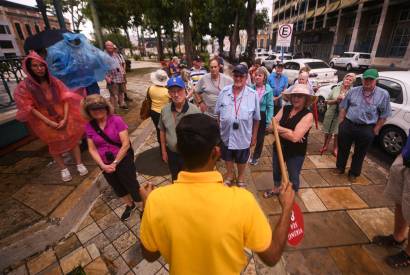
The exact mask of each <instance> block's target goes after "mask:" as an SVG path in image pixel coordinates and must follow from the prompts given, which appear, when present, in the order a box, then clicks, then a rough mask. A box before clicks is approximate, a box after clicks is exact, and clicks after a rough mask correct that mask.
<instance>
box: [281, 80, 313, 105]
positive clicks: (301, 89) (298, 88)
mask: <svg viewBox="0 0 410 275" xmlns="http://www.w3.org/2000/svg"><path fill="white" fill-rule="evenodd" d="M295 94H299V95H300V94H302V95H305V96H307V97H306V98H307V102H306V106H309V105H311V104H312V103H314V102H316V100H317V96H315V95H312V94H311V93H310V91H309V88H308V86H307V85H306V84H295V85H293V86H291V87H290V88H289V89H287V90H286V91H284V92H283V93H282V96H283V98H284V99H285V100H286V101H289V100H290V97H291V95H295Z"/></svg>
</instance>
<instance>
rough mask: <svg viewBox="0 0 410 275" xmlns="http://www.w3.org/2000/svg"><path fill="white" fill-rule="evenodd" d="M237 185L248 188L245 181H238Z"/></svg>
mask: <svg viewBox="0 0 410 275" xmlns="http://www.w3.org/2000/svg"><path fill="white" fill-rule="evenodd" d="M236 184H237V185H238V186H239V187H246V186H247V184H246V182H244V181H238V182H237V183H236Z"/></svg>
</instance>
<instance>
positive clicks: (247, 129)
mask: <svg viewBox="0 0 410 275" xmlns="http://www.w3.org/2000/svg"><path fill="white" fill-rule="evenodd" d="M232 87H233V85H228V86H226V87H225V88H224V89H223V90H222V91H221V93H220V94H219V96H218V100H217V102H216V106H215V114H216V115H218V116H219V123H220V131H221V139H222V141H223V142H224V143H225V146H227V147H228V149H231V150H242V149H247V148H249V147H250V145H251V139H252V127H253V121H254V120H260V119H261V117H260V110H259V100H258V96H257V94H256V91H255V90H253V89H252V88H250V87H248V86H245V88H244V90H243V91H242V92H241V93H240V94H239V96H238V97H237V98H236V109H237V115H236V114H235V103H234V95H233V92H232ZM234 122H237V123H238V124H239V129H236V130H235V129H233V124H234Z"/></svg>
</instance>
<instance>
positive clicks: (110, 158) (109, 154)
mask: <svg viewBox="0 0 410 275" xmlns="http://www.w3.org/2000/svg"><path fill="white" fill-rule="evenodd" d="M104 155H105V158H106V159H107V161H108V162H110V163H111V162H113V161H114V160H115V156H114V154H113V152H111V151H108V152H105V154H104Z"/></svg>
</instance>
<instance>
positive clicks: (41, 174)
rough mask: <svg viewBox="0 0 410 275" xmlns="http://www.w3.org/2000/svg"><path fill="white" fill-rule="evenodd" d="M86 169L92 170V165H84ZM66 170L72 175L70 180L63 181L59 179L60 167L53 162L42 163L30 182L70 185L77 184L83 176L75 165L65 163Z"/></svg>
mask: <svg viewBox="0 0 410 275" xmlns="http://www.w3.org/2000/svg"><path fill="white" fill-rule="evenodd" d="M86 167H87V169H88V171H92V170H93V167H95V166H93V167H90V166H89V165H86ZM67 168H68V170H69V171H70V173H71V176H72V178H73V179H72V180H71V181H67V182H63V181H62V180H61V175H60V168H59V167H58V166H57V164H56V163H53V164H52V165H48V166H46V165H44V167H42V168H41V169H38V171H37V173H38V176H36V177H33V178H32V180H31V183H33V184H46V185H51V184H53V185H58V186H60V185H70V186H78V185H79V184H80V183H81V182H82V181H83V180H84V179H85V178H86V176H84V177H81V176H80V175H79V174H78V172H77V169H76V167H75V165H67Z"/></svg>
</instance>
